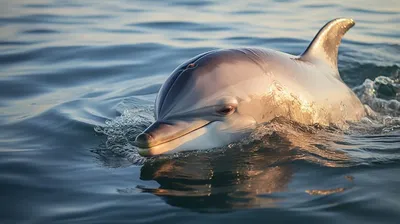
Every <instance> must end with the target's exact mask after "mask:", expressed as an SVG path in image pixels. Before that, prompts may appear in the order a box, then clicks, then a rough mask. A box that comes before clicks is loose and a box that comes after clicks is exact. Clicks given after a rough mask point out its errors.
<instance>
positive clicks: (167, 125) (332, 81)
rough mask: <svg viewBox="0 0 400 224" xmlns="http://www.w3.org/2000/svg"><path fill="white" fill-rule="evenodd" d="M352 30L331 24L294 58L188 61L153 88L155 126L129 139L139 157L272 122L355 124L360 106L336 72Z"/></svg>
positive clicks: (231, 52) (230, 52) (211, 143)
mask: <svg viewBox="0 0 400 224" xmlns="http://www.w3.org/2000/svg"><path fill="white" fill-rule="evenodd" d="M353 26H354V21H353V20H351V19H346V18H338V19H334V20H331V21H330V22H328V23H327V24H326V25H325V26H324V27H322V29H321V30H320V31H319V32H318V34H317V35H316V36H315V37H314V39H313V41H312V42H311V44H310V45H309V46H308V48H307V50H306V51H304V53H302V54H301V55H299V56H294V55H290V54H286V53H282V52H277V51H274V50H269V49H260V48H237V49H222V50H215V51H210V52H206V53H203V54H201V55H198V56H196V57H194V58H192V59H190V60H188V61H187V62H185V63H183V64H182V65H180V66H179V67H178V68H176V69H175V70H174V71H173V73H172V74H171V76H170V77H169V78H168V79H167V80H166V82H165V83H164V84H163V86H162V87H161V89H160V91H159V93H158V95H157V98H156V102H155V118H156V121H155V122H154V123H153V124H152V125H150V126H149V127H148V128H147V129H146V130H145V131H143V132H142V133H141V134H140V135H138V136H137V137H136V139H135V145H136V146H137V147H138V148H139V154H140V155H142V156H152V155H158V154H168V153H175V152H180V151H184V150H200V149H210V148H215V147H222V146H225V145H227V144H229V143H232V142H235V141H238V140H239V139H241V138H243V137H244V136H246V135H248V134H250V133H251V131H252V130H254V129H255V127H256V126H257V125H258V124H263V123H266V122H269V121H271V120H272V119H274V118H276V117H284V118H287V119H290V120H293V121H295V122H299V123H301V124H306V125H307V124H320V125H332V124H334V125H336V126H343V127H344V126H345V124H346V123H347V122H348V121H358V120H359V119H361V118H362V117H363V116H365V110H364V106H363V104H362V103H361V102H360V100H359V99H358V98H357V96H356V95H355V94H354V93H353V92H352V90H351V89H350V88H348V87H347V86H346V84H345V83H344V82H343V81H342V79H341V78H340V75H339V71H338V68H337V57H338V48H339V45H340V42H341V39H342V37H343V35H344V34H345V33H346V32H347V31H348V30H349V29H350V28H351V27H353Z"/></svg>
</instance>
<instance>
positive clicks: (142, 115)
mask: <svg viewBox="0 0 400 224" xmlns="http://www.w3.org/2000/svg"><path fill="white" fill-rule="evenodd" d="M117 111H118V112H120V113H121V116H119V117H117V118H115V119H114V120H107V121H106V122H105V125H104V126H97V127H95V128H94V130H95V131H96V132H97V133H99V134H103V135H105V136H106V138H107V139H106V141H105V143H104V144H103V145H102V146H101V147H99V149H97V150H96V153H97V154H98V155H103V156H102V157H103V158H105V157H107V159H106V160H104V159H102V160H103V162H105V163H108V165H109V166H113V167H119V166H122V165H121V162H120V161H119V160H118V159H117V160H116V161H113V160H110V158H113V157H117V158H125V159H127V160H128V161H129V163H130V164H132V163H133V164H142V163H143V162H144V161H145V158H143V157H141V156H139V154H138V152H137V148H136V147H135V146H134V145H132V144H131V141H132V140H133V139H135V137H136V136H137V135H138V134H139V133H141V132H142V131H143V130H144V129H145V128H146V127H147V126H149V125H150V124H151V123H152V122H153V120H154V118H153V117H152V116H151V115H152V111H153V108H152V107H151V106H147V107H146V106H141V107H138V106H135V105H131V106H130V105H127V104H120V105H119V107H118V108H117Z"/></svg>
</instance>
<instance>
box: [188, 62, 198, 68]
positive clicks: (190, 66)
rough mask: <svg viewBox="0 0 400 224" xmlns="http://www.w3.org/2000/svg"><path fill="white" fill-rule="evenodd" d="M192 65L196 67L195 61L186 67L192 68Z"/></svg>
mask: <svg viewBox="0 0 400 224" xmlns="http://www.w3.org/2000/svg"><path fill="white" fill-rule="evenodd" d="M194 67H196V64H195V63H190V64H188V65H187V67H186V68H194Z"/></svg>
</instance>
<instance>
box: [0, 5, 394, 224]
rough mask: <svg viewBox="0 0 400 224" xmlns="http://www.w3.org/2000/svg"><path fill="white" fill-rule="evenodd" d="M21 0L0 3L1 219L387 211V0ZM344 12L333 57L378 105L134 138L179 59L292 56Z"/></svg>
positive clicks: (231, 217)
mask: <svg viewBox="0 0 400 224" xmlns="http://www.w3.org/2000/svg"><path fill="white" fill-rule="evenodd" d="M24 2H25V1H11V0H9V1H7V0H6V1H0V31H1V32H0V99H1V100H0V173H1V175H0V201H1V203H0V223H4V224H5V223H222V222H223V221H226V222H229V223H243V222H252V223H266V222H268V223H398V222H399V220H400V179H399V174H400V118H399V116H400V106H399V104H400V103H399V101H400V57H399V55H400V29H399V24H400V3H399V1H397V0H393V1H390V0H384V1H374V0H367V1H344V2H342V3H338V2H337V1H316V0H306V1H296V0H288V1H280V0H279V1H278V0H275V1H223V2H222V1H216V0H207V1H197V0H193V1H189V0H187V1H183V0H172V1H144V0H143V1H127V0H118V1H90V0H87V1H77V0H71V1H63V0H59V1H57V0H54V1H46V0H44V1H40V0H32V1H29V3H24ZM343 16H346V17H351V18H353V19H354V20H355V21H356V26H355V27H353V28H352V29H351V30H350V31H349V32H348V33H347V34H346V35H345V37H344V39H343V41H342V45H341V46H340V53H339V69H340V72H341V75H342V78H343V80H344V81H345V82H346V83H347V84H348V85H349V86H350V87H351V88H353V90H354V91H355V92H356V93H357V95H358V96H359V97H360V99H361V100H362V101H363V102H364V103H365V104H367V105H369V106H370V107H371V108H372V109H373V110H374V111H375V112H376V113H377V114H376V115H375V116H373V117H370V118H368V119H365V120H363V121H362V122H361V123H360V124H356V125H354V126H353V127H352V128H351V129H350V130H348V131H345V132H343V131H341V130H337V129H335V128H334V127H332V128H330V129H325V128H320V127H301V126H299V125H296V124H292V123H290V122H288V121H279V120H278V121H276V122H275V123H274V124H272V126H270V127H265V128H264V129H260V130H257V132H256V133H254V136H253V138H252V140H249V141H248V142H247V143H246V142H245V143H241V144H233V145H230V146H229V147H226V148H224V149H221V150H216V151H214V152H213V151H209V152H191V153H187V154H179V155H174V156H170V157H164V158H159V159H144V158H142V157H140V156H139V155H138V154H137V152H136V149H135V148H134V147H133V146H132V145H131V141H132V140H133V138H134V137H135V136H136V135H137V133H139V132H140V131H141V130H143V128H144V127H145V126H146V125H147V124H148V123H149V122H151V120H152V119H153V117H152V116H153V102H154V99H155V94H156V93H157V91H158V89H159V88H160V86H161V85H162V83H163V82H164V81H165V80H166V78H167V76H168V75H169V74H170V73H171V72H172V70H173V69H174V68H175V67H176V66H178V65H179V64H180V63H182V62H183V61H185V60H187V59H188V58H191V57H193V56H195V55H197V54H199V53H202V52H204V51H207V50H211V49H216V48H228V47H242V46H257V47H265V48H272V49H276V50H280V51H284V52H287V53H292V54H299V53H301V52H302V51H303V50H304V49H305V48H306V47H307V45H308V43H309V42H310V41H311V39H312V38H313V37H314V35H315V34H316V33H317V32H318V30H319V29H320V28H321V27H322V26H323V25H324V24H325V23H326V22H327V21H329V20H331V19H333V18H336V17H343Z"/></svg>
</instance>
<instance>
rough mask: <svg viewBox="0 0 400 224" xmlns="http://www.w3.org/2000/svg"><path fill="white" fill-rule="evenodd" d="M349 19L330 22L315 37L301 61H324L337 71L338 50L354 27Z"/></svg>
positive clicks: (352, 21)
mask: <svg viewBox="0 0 400 224" xmlns="http://www.w3.org/2000/svg"><path fill="white" fill-rule="evenodd" d="M354 24H355V22H354V20H352V19H348V18H337V19H333V20H331V21H329V22H328V23H327V24H325V26H323V27H322V28H321V29H320V31H319V32H318V33H317V35H316V36H315V37H314V39H313V40H312V42H311V43H310V45H309V46H308V48H307V49H306V50H305V51H304V53H303V54H302V55H301V56H300V59H301V60H304V61H310V62H316V61H321V60H322V61H324V62H325V63H327V64H329V65H330V66H331V67H332V68H334V69H337V64H338V63H337V59H338V49H339V45H340V42H341V40H342V38H343V36H344V34H345V33H346V32H347V31H348V30H349V29H350V28H352V27H353V26H354Z"/></svg>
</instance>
